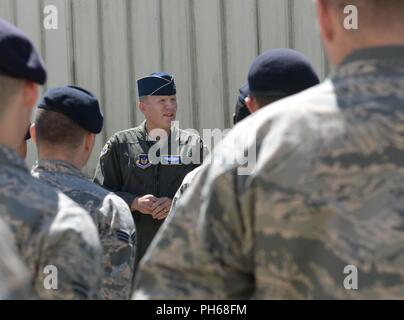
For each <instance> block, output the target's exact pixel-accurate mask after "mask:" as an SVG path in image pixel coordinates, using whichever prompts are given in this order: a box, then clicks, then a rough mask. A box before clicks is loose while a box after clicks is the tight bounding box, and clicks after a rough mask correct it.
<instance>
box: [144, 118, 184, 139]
mask: <svg viewBox="0 0 404 320" xmlns="http://www.w3.org/2000/svg"><path fill="white" fill-rule="evenodd" d="M138 128H139V129H140V130H138V132H139V134H140V136H139V138H141V139H142V140H145V141H152V142H153V140H149V135H148V133H147V128H146V120H144V121H143V122H142V123H141V125H140V126H139V127H138ZM172 134H174V135H175V137H176V140H178V141H179V139H180V137H179V135H178V134H177V128H176V127H172V128H171V131H170V134H169V135H168V140H170V139H171V135H172Z"/></svg>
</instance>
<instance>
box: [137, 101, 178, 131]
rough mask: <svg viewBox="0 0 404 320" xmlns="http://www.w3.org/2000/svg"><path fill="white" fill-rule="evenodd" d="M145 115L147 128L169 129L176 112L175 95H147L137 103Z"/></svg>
mask: <svg viewBox="0 0 404 320" xmlns="http://www.w3.org/2000/svg"><path fill="white" fill-rule="evenodd" d="M139 107H140V110H141V111H142V112H143V114H144V115H145V117H146V121H147V125H148V129H149V130H152V129H155V128H159V129H164V130H169V129H170V128H171V121H174V120H175V116H176V113H177V98H176V96H148V97H146V98H145V99H143V101H142V102H140V104H139Z"/></svg>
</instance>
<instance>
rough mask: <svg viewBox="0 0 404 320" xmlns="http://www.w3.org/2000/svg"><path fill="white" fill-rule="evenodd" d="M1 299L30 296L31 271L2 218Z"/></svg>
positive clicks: (0, 225)
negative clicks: (18, 252)
mask: <svg viewBox="0 0 404 320" xmlns="http://www.w3.org/2000/svg"><path fill="white" fill-rule="evenodd" d="M0 257H1V258H0V300H11V299H13V300H15V299H28V298H29V273H28V270H27V269H26V267H25V266H24V264H23V263H22V261H21V260H20V258H19V257H18V254H17V249H16V248H15V246H14V240H13V237H12V235H11V233H10V231H9V230H8V228H7V226H6V225H5V224H4V222H3V221H2V220H1V219H0Z"/></svg>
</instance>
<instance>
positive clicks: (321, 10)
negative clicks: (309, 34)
mask: <svg viewBox="0 0 404 320" xmlns="http://www.w3.org/2000/svg"><path fill="white" fill-rule="evenodd" d="M315 1H316V11H317V20H318V24H319V28H320V34H321V37H322V38H323V41H324V42H325V43H328V42H329V41H332V40H333V39H334V36H335V30H334V26H333V22H334V21H333V15H332V12H331V10H333V8H331V6H332V4H330V2H329V0H315Z"/></svg>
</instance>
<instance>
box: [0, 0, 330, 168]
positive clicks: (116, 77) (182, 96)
mask: <svg viewBox="0 0 404 320" xmlns="http://www.w3.org/2000/svg"><path fill="white" fill-rule="evenodd" d="M46 5H55V6H56V7H57V8H58V13H59V21H58V22H59V28H58V30H45V28H44V27H43V19H44V16H45V15H44V13H43V9H44V7H45V6H46ZM0 17H2V18H5V19H6V20H9V21H11V22H13V23H15V24H16V25H18V26H19V27H20V28H21V29H23V30H24V31H25V32H27V33H28V34H29V35H30V36H31V37H32V39H33V41H34V42H35V43H36V45H37V46H38V47H39V49H40V51H41V52H42V54H43V57H44V59H45V61H46V64H47V66H48V71H49V81H48V84H47V86H46V87H45V88H44V89H46V88H50V87H54V86H58V85H64V84H70V83H74V84H77V85H80V86H83V87H84V88H87V89H89V90H90V91H92V92H94V93H95V94H96V95H97V96H98V97H99V99H100V101H101V102H102V106H103V109H104V114H105V117H106V121H105V127H104V130H103V133H102V134H101V135H100V136H99V137H98V138H97V143H96V147H95V150H94V154H93V157H92V158H91V160H90V163H89V165H88V166H87V168H86V172H87V174H89V175H91V174H92V172H93V171H94V169H95V166H96V164H97V158H98V155H99V152H100V150H101V148H102V146H103V144H104V142H105V141H106V139H107V138H108V137H109V136H111V135H112V134H113V133H114V132H116V131H119V130H122V129H126V128H129V127H132V126H135V125H136V124H138V123H140V122H141V121H142V119H143V117H142V114H141V113H140V112H139V111H138V110H137V106H136V103H137V100H136V96H137V92H136V79H137V78H139V77H142V76H144V75H147V74H149V73H151V72H153V71H156V70H165V71H167V72H170V73H172V74H173V75H174V76H175V78H176V83H177V91H178V104H179V110H178V119H179V120H180V126H181V127H182V128H196V129H198V130H201V129H202V128H221V129H223V128H228V127H230V126H231V120H232V113H233V108H234V105H235V101H236V99H237V95H238V88H239V87H240V86H241V85H242V84H243V83H244V82H245V80H246V76H247V71H248V68H249V66H250V63H251V62H252V60H253V59H254V58H255V57H256V56H257V55H258V54H260V53H262V52H264V51H265V50H268V49H271V48H277V47H288V48H295V49H298V50H300V51H302V52H303V53H305V54H306V55H307V56H308V57H309V58H310V59H311V60H312V61H313V63H314V65H315V67H316V70H317V71H318V73H319V74H320V75H321V77H322V78H324V76H325V75H326V74H327V72H328V64H327V61H326V58H325V55H324V51H323V48H322V45H321V41H320V38H319V33H318V31H317V30H316V22H315V10H314V5H313V1H312V0H0ZM35 158H36V154H35V151H34V148H33V146H32V145H30V146H29V156H28V159H27V162H28V164H29V165H30V164H32V162H33V161H34V159H35Z"/></svg>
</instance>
